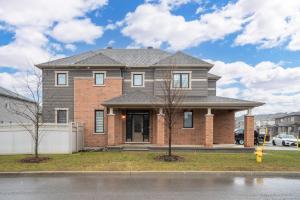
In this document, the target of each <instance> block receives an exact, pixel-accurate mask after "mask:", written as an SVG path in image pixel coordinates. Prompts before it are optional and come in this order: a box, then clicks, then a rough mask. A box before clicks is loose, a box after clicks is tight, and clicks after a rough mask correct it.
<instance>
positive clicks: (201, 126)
mask: <svg viewBox="0 0 300 200" xmlns="http://www.w3.org/2000/svg"><path fill="white" fill-rule="evenodd" d="M206 113H207V110H204V109H193V114H194V119H193V125H194V128H183V112H180V113H179V116H178V118H177V123H176V125H175V127H174V131H173V134H172V144H178V145H203V144H204V136H205V135H204V131H205V114H206ZM212 114H213V115H214V119H213V120H214V121H213V129H214V130H213V143H214V144H233V143H234V133H233V131H234V126H235V121H234V120H235V119H234V111H230V110H213V111H212ZM156 131H157V129H156V128H155V129H154V137H155V136H156ZM154 141H156V140H154ZM165 144H168V132H167V130H166V131H165Z"/></svg>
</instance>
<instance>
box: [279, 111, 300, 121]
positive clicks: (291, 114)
mask: <svg viewBox="0 0 300 200" xmlns="http://www.w3.org/2000/svg"><path fill="white" fill-rule="evenodd" d="M298 115H299V116H300V112H291V113H285V114H282V115H280V116H277V117H276V118H275V119H280V118H283V117H289V116H298Z"/></svg>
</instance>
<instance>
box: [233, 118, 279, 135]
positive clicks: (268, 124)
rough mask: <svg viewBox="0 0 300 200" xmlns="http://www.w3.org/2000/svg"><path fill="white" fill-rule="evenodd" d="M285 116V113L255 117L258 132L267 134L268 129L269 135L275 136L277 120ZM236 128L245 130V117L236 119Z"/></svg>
mask: <svg viewBox="0 0 300 200" xmlns="http://www.w3.org/2000/svg"><path fill="white" fill-rule="evenodd" d="M283 115H285V114H284V113H275V114H260V115H255V116H254V118H255V120H254V124H255V128H256V130H257V131H259V133H260V134H265V132H266V128H268V129H267V130H268V133H269V134H270V135H274V134H275V118H278V117H281V116H283ZM235 128H236V129H243V128H244V117H243V116H240V117H237V118H236V119H235Z"/></svg>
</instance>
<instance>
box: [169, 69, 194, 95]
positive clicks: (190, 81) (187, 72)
mask: <svg viewBox="0 0 300 200" xmlns="http://www.w3.org/2000/svg"><path fill="white" fill-rule="evenodd" d="M174 74H189V87H188V88H179V87H178V88H175V87H173V77H174ZM171 77H172V83H171V89H179V90H191V89H192V71H172V74H171Z"/></svg>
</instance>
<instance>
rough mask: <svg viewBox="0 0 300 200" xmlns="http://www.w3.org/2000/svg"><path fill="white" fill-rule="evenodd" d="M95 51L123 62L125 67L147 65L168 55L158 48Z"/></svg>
mask: <svg viewBox="0 0 300 200" xmlns="http://www.w3.org/2000/svg"><path fill="white" fill-rule="evenodd" d="M97 52H101V53H102V54H104V55H106V56H108V57H110V58H112V59H114V60H116V61H118V62H120V63H123V64H124V65H125V66H127V67H149V66H151V65H153V64H154V63H156V62H158V61H159V60H161V59H164V58H166V57H168V56H170V54H169V53H167V52H165V51H162V50H160V49H100V50H98V51H97Z"/></svg>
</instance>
